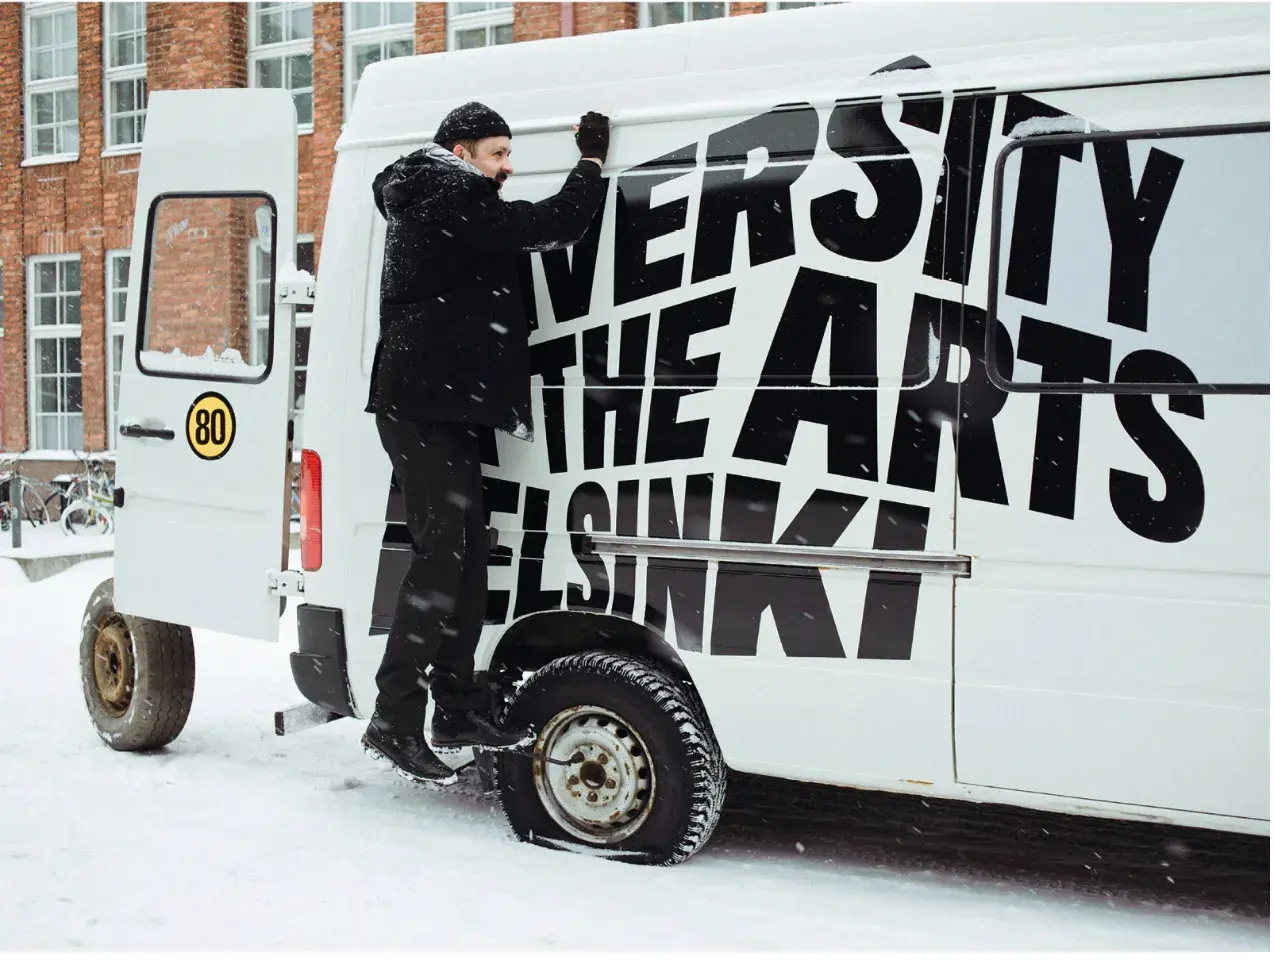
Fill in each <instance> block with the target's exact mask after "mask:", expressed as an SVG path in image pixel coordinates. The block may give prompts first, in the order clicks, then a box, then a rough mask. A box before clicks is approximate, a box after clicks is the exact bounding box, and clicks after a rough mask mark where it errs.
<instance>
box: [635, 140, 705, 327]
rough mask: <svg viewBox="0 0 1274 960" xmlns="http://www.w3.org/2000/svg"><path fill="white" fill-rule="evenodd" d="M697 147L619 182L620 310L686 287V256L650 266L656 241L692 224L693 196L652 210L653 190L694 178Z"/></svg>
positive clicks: (643, 167)
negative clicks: (688, 220)
mask: <svg viewBox="0 0 1274 960" xmlns="http://www.w3.org/2000/svg"><path fill="white" fill-rule="evenodd" d="M698 149H699V145H698V144H697V143H692V144H689V145H688V146H684V147H681V148H680V149H678V150H674V151H672V153H666V154H664V155H663V156H662V157H657V158H656V159H654V160H651V161H649V162H648V163H643V164H640V165H639V166H636V167H633V168H632V169H631V170H629V171H627V172H626V173H624V174H623V175H622V176H621V177H620V178H619V184H618V187H617V189H616V191H615V306H619V305H620V304H623V303H628V302H630V301H632V300H640V299H642V298H643V297H649V296H653V295H654V294H656V293H663V292H664V291H665V290H674V289H676V288H677V287H679V286H680V285H681V265H682V255H681V254H676V255H675V256H671V257H665V258H664V259H663V260H659V261H657V262H655V263H647V262H646V247H647V245H648V244H649V243H650V241H651V240H655V239H658V238H659V237H663V236H666V235H667V234H670V233H672V232H674V231H676V230H681V229H682V228H683V227H685V225H686V211H687V210H688V209H689V206H690V200H689V198H688V197H679V198H677V199H676V200H672V201H670V202H668V203H665V204H662V205H660V206H658V207H653V208H652V207H651V205H650V192H651V190H653V189H654V188H655V187H657V186H659V185H660V184H661V183H667V182H668V181H669V180H675V179H677V178H678V177H684V176H686V175H687V174H689V173H690V172H691V171H692V170H693V168H694V163H695V154H696V153H697V152H698Z"/></svg>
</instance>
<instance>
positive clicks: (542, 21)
mask: <svg viewBox="0 0 1274 960" xmlns="http://www.w3.org/2000/svg"><path fill="white" fill-rule="evenodd" d="M561 35H562V5H561V4H560V3H515V4H514V5H513V42H514V43H522V42H523V41H526V40H548V39H550V38H552V37H560V36H561Z"/></svg>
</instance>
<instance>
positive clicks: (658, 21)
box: [637, 3, 730, 27]
mask: <svg viewBox="0 0 1274 960" xmlns="http://www.w3.org/2000/svg"><path fill="white" fill-rule="evenodd" d="M637 6H638V10H639V11H640V13H641V21H640V22H641V25H642V26H643V27H662V26H664V25H665V24H669V23H689V22H690V21H691V20H715V19H717V18H718V17H724V16H725V15H726V14H727V13H728V12H729V7H730V5H729V4H728V3H640V4H638V5H637Z"/></svg>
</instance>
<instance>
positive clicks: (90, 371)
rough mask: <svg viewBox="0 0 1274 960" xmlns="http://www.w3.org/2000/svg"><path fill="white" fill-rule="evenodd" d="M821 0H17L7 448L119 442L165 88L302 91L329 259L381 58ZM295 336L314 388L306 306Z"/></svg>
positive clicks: (252, 260) (1, 278) (9, 28)
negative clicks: (133, 289) (148, 143)
mask: <svg viewBox="0 0 1274 960" xmlns="http://www.w3.org/2000/svg"><path fill="white" fill-rule="evenodd" d="M812 5H813V4H810V3H774V2H770V3H767V2H746V3H738V2H732V3H575V4H572V3H414V4H413V3H395V2H366V0H363V2H353V3H334V2H333V3H322V2H320V3H295V2H262V3H181V2H179V3H155V4H146V3H134V2H108V3H105V4H99V3H82V4H76V3H72V2H63V0H42V2H36V3H3V4H0V51H4V55H3V56H2V57H0V398H2V401H0V450H4V451H11V452H12V451H28V452H29V455H30V458H31V459H32V460H35V461H41V460H47V461H49V463H48V464H47V465H46V466H47V467H48V469H49V470H53V469H55V468H56V463H55V461H56V460H57V459H58V456H59V454H63V455H64V453H65V451H73V450H88V451H103V450H110V449H112V448H113V446H114V443H113V439H112V438H113V436H114V432H115V395H116V391H117V385H118V370H119V364H120V362H121V356H122V351H123V333H122V323H123V320H124V301H125V293H124V291H125V289H126V287H127V283H128V271H129V268H130V257H129V246H130V244H131V242H132V229H133V207H134V201H135V194H136V185H137V171H138V163H139V160H140V149H141V148H140V144H141V140H142V134H143V131H144V128H145V115H146V96H147V93H148V92H149V91H151V90H176V89H189V88H209V87H243V86H273V87H284V88H286V89H288V90H290V91H291V93H292V96H293V100H294V102H295V104H296V109H297V117H298V120H299V121H300V124H301V126H300V130H301V136H300V145H299V156H298V161H299V183H298V201H299V221H298V251H297V252H298V258H297V259H298V263H299V264H300V265H301V266H302V268H303V269H309V270H311V271H313V269H314V264H315V262H316V260H317V255H318V250H319V248H320V246H321V244H322V242H323V215H324V211H325V209H326V199H327V192H328V187H329V184H330V182H331V173H332V165H333V163H334V161H335V149H334V148H335V144H336V140H337V137H338V136H339V134H340V130H341V125H342V123H343V121H344V116H345V112H346V110H348V109H349V105H350V104H351V103H352V101H353V97H354V93H355V91H356V90H357V87H358V79H359V76H360V75H361V73H362V70H363V68H364V67H366V65H367V64H369V63H372V62H375V61H377V60H381V59H386V58H391V57H399V56H409V55H413V54H430V53H437V52H441V51H445V50H449V49H464V48H469V47H476V46H484V45H488V44H496V43H521V42H529V41H535V40H540V39H546V38H551V37H560V36H569V35H572V34H584V33H598V32H603V31H608V30H625V29H644V28H658V27H659V26H661V25H663V24H667V23H674V22H680V21H682V20H686V19H706V18H711V17H720V16H727V15H728V16H735V15H743V14H756V13H766V12H769V11H776V10H780V9H785V8H789V7H802V6H812ZM227 216H229V214H227ZM235 229H236V230H238V231H239V232H238V240H234V238H233V237H232V238H231V242H237V243H239V247H241V248H242V250H241V252H240V250H239V248H235V250H236V254H237V255H236V258H235V259H236V262H238V261H246V262H242V263H241V266H240V267H239V268H236V269H234V270H232V271H230V273H228V275H227V277H226V283H227V286H228V287H232V288H233V289H227V290H224V291H222V294H221V309H222V310H224V311H230V312H238V313H242V312H244V311H245V310H246V311H249V312H251V311H252V310H253V309H254V303H255V300H254V296H253V293H254V291H255V290H256V289H257V285H258V284H259V278H260V277H261V273H262V271H261V269H260V266H259V263H258V260H259V259H263V258H260V253H259V251H258V250H257V249H256V248H254V247H253V245H252V244H251V243H250V242H248V241H247V240H246V239H245V238H246V237H247V230H246V227H245V228H243V229H242V230H239V228H237V227H236V228H235ZM232 232H234V231H229V232H228V236H229V234H230V233H232ZM249 326H250V324H249ZM297 340H298V356H297V360H298V380H297V386H298V390H297V393H298V397H299V398H300V400H299V401H298V406H301V407H303V401H304V361H305V356H306V353H307V352H308V346H309V331H308V321H307V319H306V318H305V317H304V316H303V315H299V316H298V333H297ZM235 346H236V348H237V349H244V348H247V349H249V351H250V345H249V344H236V345H235ZM32 466H36V464H33V465H32ZM37 469H38V467H37Z"/></svg>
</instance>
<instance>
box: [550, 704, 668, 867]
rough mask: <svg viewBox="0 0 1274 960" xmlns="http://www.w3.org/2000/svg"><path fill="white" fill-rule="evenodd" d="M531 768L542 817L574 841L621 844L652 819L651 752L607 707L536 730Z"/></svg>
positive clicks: (570, 713) (581, 710)
mask: <svg viewBox="0 0 1274 960" xmlns="http://www.w3.org/2000/svg"><path fill="white" fill-rule="evenodd" d="M545 758H548V759H549V760H555V761H558V762H557V763H547V762H545ZM532 762H533V767H534V777H535V791H536V793H537V794H539V797H540V802H541V803H542V804H543V805H544V809H545V811H546V812H547V813H548V815H549V816H550V817H552V818H553V822H554V823H556V824H557V825H558V826H559V827H561V828H562V829H563V830H565V831H566V832H567V833H569V834H570V835H571V836H572V837H575V838H576V839H577V840H583V841H585V842H586V843H591V844H602V845H607V846H609V845H612V844H616V843H620V842H621V841H623V840H625V839H627V838H628V837H631V836H632V835H633V834H634V833H636V832H637V831H638V830H640V829H641V826H642V824H644V823H645V822H646V819H647V818H648V817H649V816H650V810H651V808H652V807H653V805H654V801H655V771H654V767H653V766H652V765H651V760H650V751H649V750H648V749H647V747H646V744H645V741H643V740H642V738H641V737H640V735H638V733H637V731H636V730H634V729H633V728H632V727H631V726H629V725H628V723H627V721H625V720H624V718H623V717H621V716H619V714H617V713H614V712H613V711H610V710H607V709H606V708H605V707H597V706H579V707H570V708H569V709H566V710H563V711H562V712H560V713H559V714H558V715H557V716H555V717H554V718H553V719H552V720H550V721H549V722H548V723H546V724H545V725H544V727H543V728H542V729H541V730H540V735H539V737H537V738H536V742H535V754H534V760H533V761H532Z"/></svg>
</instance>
